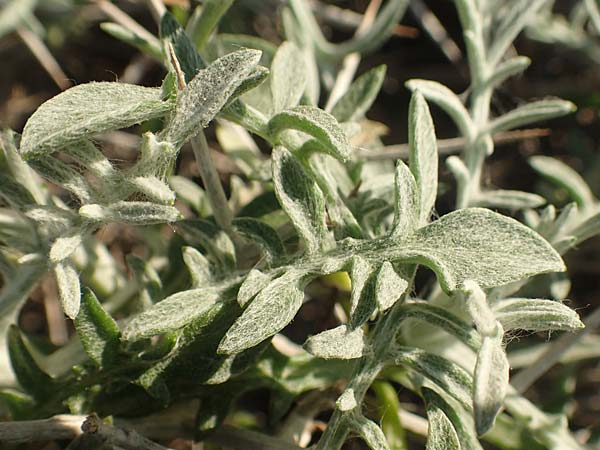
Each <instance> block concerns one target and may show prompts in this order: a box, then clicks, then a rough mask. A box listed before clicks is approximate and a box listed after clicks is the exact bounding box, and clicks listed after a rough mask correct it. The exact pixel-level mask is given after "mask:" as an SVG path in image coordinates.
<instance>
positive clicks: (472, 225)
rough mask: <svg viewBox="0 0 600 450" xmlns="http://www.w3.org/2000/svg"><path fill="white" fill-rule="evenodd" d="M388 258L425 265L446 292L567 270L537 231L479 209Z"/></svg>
mask: <svg viewBox="0 0 600 450" xmlns="http://www.w3.org/2000/svg"><path fill="white" fill-rule="evenodd" d="M396 252H397V256H395V255H394V253H396ZM386 253H387V252H386V251H385V249H382V254H381V255H380V257H381V258H383V259H388V260H394V259H396V258H398V259H400V258H401V259H404V260H406V261H413V262H418V263H422V264H425V265H426V266H428V267H429V268H431V269H432V270H433V271H435V272H436V274H437V275H438V279H439V281H440V283H441V286H442V288H443V289H444V290H445V291H446V292H451V291H453V290H455V289H456V288H457V287H458V286H459V284H460V283H462V282H463V281H464V280H469V279H470V280H473V281H475V282H477V283H478V284H479V285H480V286H481V287H483V288H486V287H492V286H501V285H503V284H507V283H511V282H513V281H517V280H522V279H526V278H528V277H531V276H533V275H537V274H540V273H546V272H562V271H564V270H565V266H564V263H563V261H562V259H561V258H560V256H559V255H558V253H556V251H555V250H554V249H553V248H552V247H551V246H550V244H549V243H548V242H546V241H545V240H544V239H543V238H542V237H541V236H539V235H538V234H537V233H535V232H534V231H533V230H531V229H530V228H527V227H525V226H524V225H522V224H520V223H519V222H517V221H516V220H514V219H511V218H509V217H505V216H502V215H500V214H497V213H494V212H492V211H489V210H487V209H480V208H467V209H462V210H459V211H455V212H452V213H450V214H447V215H445V216H443V217H442V218H440V219H439V220H437V221H435V222H433V223H431V224H429V225H427V226H425V227H423V228H420V229H419V230H417V231H416V232H415V233H414V235H412V236H411V237H409V238H408V240H407V241H405V242H404V245H403V246H402V248H396V249H390V254H386Z"/></svg>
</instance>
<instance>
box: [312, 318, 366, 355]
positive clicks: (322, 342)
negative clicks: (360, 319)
mask: <svg viewBox="0 0 600 450" xmlns="http://www.w3.org/2000/svg"><path fill="white" fill-rule="evenodd" d="M365 347H366V342H365V336H364V332H363V330H362V328H355V329H349V328H348V326H347V325H340V326H338V327H335V328H332V329H330V330H326V331H322V332H321V333H319V334H316V335H314V336H311V337H309V338H308V339H307V340H306V342H305V343H304V348H305V349H306V351H307V352H309V353H310V354H312V355H314V356H316V357H318V358H323V359H356V358H360V357H361V356H363V354H364V352H365Z"/></svg>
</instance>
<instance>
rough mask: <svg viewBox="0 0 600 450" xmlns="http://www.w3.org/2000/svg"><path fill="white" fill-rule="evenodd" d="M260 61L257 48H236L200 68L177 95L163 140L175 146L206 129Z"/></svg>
mask: <svg viewBox="0 0 600 450" xmlns="http://www.w3.org/2000/svg"><path fill="white" fill-rule="evenodd" d="M259 60H260V52H259V51H257V50H248V49H245V50H239V51H237V52H234V53H229V54H228V55H225V56H223V57H221V58H219V59H217V60H216V61H214V62H213V63H212V64H211V65H210V66H208V67H207V68H206V69H203V70H200V71H199V72H198V74H197V75H196V76H195V77H194V79H193V80H192V81H190V83H189V84H188V85H187V86H186V87H185V89H184V90H183V91H182V92H181V93H180V94H179V95H178V96H177V105H176V106H175V112H174V114H173V117H172V118H171V120H170V122H169V124H168V125H167V128H166V129H165V131H164V139H165V140H167V141H169V142H172V143H173V144H174V145H175V146H176V147H179V146H181V145H182V144H183V143H184V142H185V141H187V140H188V139H189V138H191V137H192V136H194V135H195V134H196V133H197V132H198V129H199V128H206V127H207V126H208V124H209V123H210V122H211V121H212V120H213V118H214V117H215V116H216V115H217V114H218V113H219V111H221V109H222V108H223V107H224V106H225V105H226V104H227V102H228V100H229V98H230V97H231V95H232V94H233V93H234V92H235V90H236V89H237V88H238V87H239V86H240V85H241V84H242V82H243V81H244V80H245V79H246V78H247V77H248V76H249V75H250V74H251V73H252V71H253V69H254V68H255V67H256V65H257V64H258V61H259Z"/></svg>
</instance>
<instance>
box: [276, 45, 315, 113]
mask: <svg viewBox="0 0 600 450" xmlns="http://www.w3.org/2000/svg"><path fill="white" fill-rule="evenodd" d="M303 60H304V58H303V56H302V53H301V52H300V50H299V49H298V47H296V45H295V44H293V43H291V42H287V41H286V42H284V43H283V44H281V45H280V46H279V48H278V49H277V52H276V53H275V57H274V58H273V63H272V64H271V95H272V96H273V112H275V113H278V112H280V111H283V110H285V109H289V108H293V107H294V106H297V105H298V103H299V102H300V98H301V97H302V93H303V92H304V88H305V86H306V68H305V67H304V63H303Z"/></svg>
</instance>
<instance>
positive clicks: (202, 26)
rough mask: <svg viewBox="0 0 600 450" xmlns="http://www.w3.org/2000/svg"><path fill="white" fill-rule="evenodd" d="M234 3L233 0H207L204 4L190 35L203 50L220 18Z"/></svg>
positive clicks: (196, 45) (197, 46)
mask: <svg viewBox="0 0 600 450" xmlns="http://www.w3.org/2000/svg"><path fill="white" fill-rule="evenodd" d="M232 4H233V0H207V1H205V2H204V3H203V4H202V12H201V14H200V16H199V18H198V21H197V22H196V23H195V24H194V27H193V28H192V29H191V30H190V36H191V37H192V41H193V42H194V45H195V47H196V48H198V49H199V50H202V49H203V48H204V47H205V46H206V43H207V42H208V39H209V37H210V36H211V34H212V33H213V31H214V30H215V28H216V27H217V24H218V23H219V20H220V19H221V17H223V15H224V14H225V13H226V12H227V10H228V9H229V8H230V7H231V5H232Z"/></svg>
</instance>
